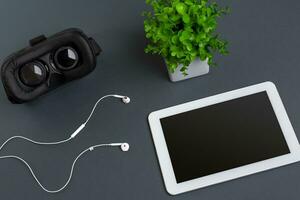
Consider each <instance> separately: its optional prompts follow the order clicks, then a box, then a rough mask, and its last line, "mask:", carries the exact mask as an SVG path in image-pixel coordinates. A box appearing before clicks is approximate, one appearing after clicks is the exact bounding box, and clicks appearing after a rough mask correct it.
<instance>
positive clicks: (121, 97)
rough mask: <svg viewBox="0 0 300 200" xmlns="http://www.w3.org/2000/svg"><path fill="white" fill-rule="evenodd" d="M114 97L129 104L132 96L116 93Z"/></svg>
mask: <svg viewBox="0 0 300 200" xmlns="http://www.w3.org/2000/svg"><path fill="white" fill-rule="evenodd" d="M114 97H117V98H120V99H122V101H123V103H125V104H128V103H130V98H129V97H127V96H122V95H114Z"/></svg>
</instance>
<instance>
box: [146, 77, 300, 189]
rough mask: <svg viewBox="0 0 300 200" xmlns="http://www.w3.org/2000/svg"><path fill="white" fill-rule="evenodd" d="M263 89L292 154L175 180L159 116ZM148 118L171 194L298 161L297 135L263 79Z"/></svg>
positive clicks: (273, 91)
mask: <svg viewBox="0 0 300 200" xmlns="http://www.w3.org/2000/svg"><path fill="white" fill-rule="evenodd" d="M263 91H266V92H267V94H268V97H269V99H270V102H271V104H272V107H273V109H274V112H275V114H276V117H277V119H278V122H279V124H280V127H281V129H282V132H283V134H284V137H285V140H286V142H287V144H288V147H289V150H290V152H291V153H289V154H286V155H282V156H279V157H275V158H271V159H267V160H264V161H260V162H255V163H252V164H249V165H245V166H241V167H237V168H234V169H230V170H226V171H223V172H219V173H215V174H212V175H208V176H204V177H200V178H197V179H193V180H189V181H185V182H182V183H177V182H176V178H175V174H174V170H173V167H172V163H171V159H170V156H169V153H168V149H167V144H166V141H165V138H164V134H163V130H162V127H161V123H160V119H161V118H164V117H168V116H172V115H176V114H179V113H182V112H187V111H190V110H194V109H198V108H201V107H206V106H209V105H213V104H217V103H221V102H225V101H229V100H232V99H236V98H239V97H243V96H247V95H251V94H255V93H259V92H263ZM148 120H149V124H150V128H151V132H152V136H153V140H154V144H155V148H156V152H157V156H158V160H159V163H160V168H161V171H162V175H163V179H164V182H165V185H166V189H167V191H168V193H169V194H171V195H175V194H179V193H183V192H187V191H191V190H195V189H198V188H203V187H206V186H209V185H213V184H217V183H221V182H224V181H228V180H232V179H235V178H239V177H243V176H246V175H250V174H254V173H257V172H262V171H265V170H268V169H272V168H276V167H280V166H283V165H287V164H291V163H294V162H297V161H300V151H299V150H300V148H299V147H300V146H299V143H298V140H297V137H296V135H295V132H294V129H293V127H292V125H291V123H290V120H289V118H288V115H287V113H286V110H285V108H284V106H283V103H282V101H281V98H280V96H279V94H278V92H277V89H276V87H275V85H274V84H273V83H272V82H264V83H261V84H257V85H253V86H249V87H245V88H241V89H237V90H233V91H230V92H225V93H222V94H218V95H214V96H211V97H207V98H203V99H199V100H196V101H192V102H188V103H184V104H181V105H177V106H173V107H169V108H166V109H162V110H158V111H155V112H152V113H150V115H149V117H148Z"/></svg>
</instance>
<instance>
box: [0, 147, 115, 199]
mask: <svg viewBox="0 0 300 200" xmlns="http://www.w3.org/2000/svg"><path fill="white" fill-rule="evenodd" d="M103 146H113V145H111V144H98V145H94V146H91V147H89V148H87V149H85V150H83V151H82V152H81V153H80V154H78V156H77V157H76V158H75V159H74V161H73V163H72V167H71V170H70V174H69V178H68V180H67V181H66V183H65V184H64V185H63V186H62V187H60V188H59V189H57V190H49V189H47V188H46V187H45V186H43V184H42V183H41V182H40V180H39V179H38V178H37V176H36V175H35V173H34V171H33V170H32V168H31V167H30V165H29V164H28V163H27V162H26V161H25V160H24V159H23V158H21V157H19V156H15V155H7V156H0V159H6V158H12V159H17V160H19V161H21V162H22V163H24V164H25V165H26V167H27V168H28V169H29V171H30V173H31V175H32V176H33V178H34V179H35V181H36V182H37V183H38V185H39V186H40V187H41V188H42V189H43V190H44V191H45V192H48V193H58V192H60V191H62V190H64V189H65V188H66V187H67V186H68V184H69V183H70V181H71V179H72V176H73V171H74V167H75V164H76V162H77V161H78V159H79V158H80V157H81V156H82V155H83V154H85V153H86V152H88V151H92V150H94V149H95V148H98V147H103Z"/></svg>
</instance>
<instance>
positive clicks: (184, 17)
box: [182, 14, 191, 24]
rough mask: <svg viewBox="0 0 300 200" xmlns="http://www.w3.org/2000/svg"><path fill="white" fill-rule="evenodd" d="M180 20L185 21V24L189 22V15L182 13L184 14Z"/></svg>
mask: <svg viewBox="0 0 300 200" xmlns="http://www.w3.org/2000/svg"><path fill="white" fill-rule="evenodd" d="M182 20H183V22H184V23H186V24H188V23H190V21H191V19H190V16H189V15H187V14H184V15H183V17H182Z"/></svg>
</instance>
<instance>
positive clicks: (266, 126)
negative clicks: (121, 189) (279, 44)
mask: <svg viewBox="0 0 300 200" xmlns="http://www.w3.org/2000/svg"><path fill="white" fill-rule="evenodd" d="M149 123H150V128H151V131H152V135H153V140H154V144H155V147H156V151H157V156H158V160H159V163H160V167H161V171H162V175H163V178H164V182H165V185H166V188H167V191H168V192H169V193H170V194H172V195H175V194H179V193H182V192H186V191H190V190H194V189H197V188H203V187H206V186H209V185H213V184H216V183H221V182H224V181H228V180H232V179H235V178H239V177H242V176H246V175H250V174H254V173H257V172H261V171H265V170H268V169H272V168H275V167H280V166H283V165H287V164H290V163H294V162H297V161H299V160H300V151H299V150H300V146H299V143H298V140H297V138H296V135H295V132H294V130H293V127H292V125H291V123H290V121H289V118H288V116H287V114H286V111H285V108H284V106H283V104H282V102H281V99H280V97H279V94H278V92H277V90H276V87H275V85H274V84H273V83H271V82H265V83H261V84H257V85H253V86H250V87H245V88H242V89H238V90H234V91H230V92H226V93H223V94H219V95H215V96H211V97H207V98H204V99H200V100H196V101H192V102H189V103H184V104H181V105H177V106H173V107H170V108H166V109H163V110H159V111H156V112H152V113H151V114H150V115H149Z"/></svg>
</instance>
